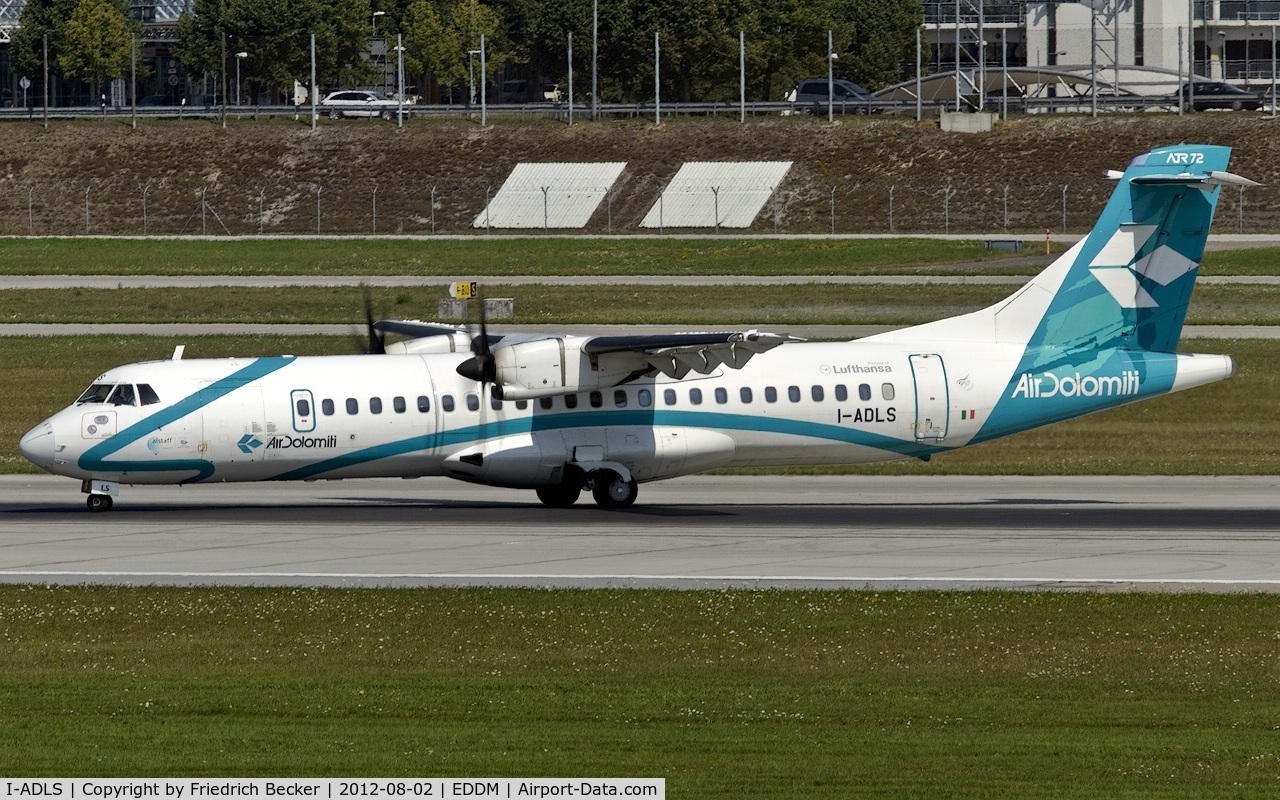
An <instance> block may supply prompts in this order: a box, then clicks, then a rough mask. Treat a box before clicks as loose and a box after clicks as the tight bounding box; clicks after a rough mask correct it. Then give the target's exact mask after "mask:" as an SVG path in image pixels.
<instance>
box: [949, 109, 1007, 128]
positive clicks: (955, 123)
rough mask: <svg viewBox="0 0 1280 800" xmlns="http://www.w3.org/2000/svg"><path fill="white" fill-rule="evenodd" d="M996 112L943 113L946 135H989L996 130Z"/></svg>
mask: <svg viewBox="0 0 1280 800" xmlns="http://www.w3.org/2000/svg"><path fill="white" fill-rule="evenodd" d="M995 127H996V114H995V112H994V111H973V112H967V111H943V112H942V130H943V132H945V133H988V132H990V131H992V130H995Z"/></svg>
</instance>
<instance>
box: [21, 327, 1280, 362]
mask: <svg viewBox="0 0 1280 800" xmlns="http://www.w3.org/2000/svg"><path fill="white" fill-rule="evenodd" d="M895 327H900V326H894V325H771V326H765V328H766V329H767V330H770V331H775V332H778V333H789V334H791V335H793V336H799V337H802V338H805V339H828V340H835V341H839V340H843V339H857V338H861V337H863V336H871V335H874V334H877V333H883V332H884V331H888V330H893V329H894V328H895ZM489 328H490V330H492V331H493V332H494V333H502V332H504V331H507V330H517V331H525V332H529V333H581V334H595V335H599V336H622V335H627V334H636V333H662V332H681V331H690V330H708V328H707V327H706V326H695V325H490V326H489ZM710 329H712V330H734V327H733V326H731V325H717V326H713V327H712V328H710ZM99 335H113V336H163V337H169V338H173V337H183V336H345V337H351V336H355V337H357V338H360V337H363V336H364V335H365V331H364V327H363V326H356V325H325V324H309V323H299V324H278V325H273V324H267V323H261V324H259V323H246V324H237V323H216V322H215V323H208V324H197V323H185V322H169V323H156V324H143V323H82V322H67V323H57V322H50V323H45V322H18V323H5V324H0V336H99ZM1182 335H1183V337H1184V338H1200V339H1280V326H1268V325H1187V326H1185V327H1184V328H1183V329H1182ZM193 357H194V355H193Z"/></svg>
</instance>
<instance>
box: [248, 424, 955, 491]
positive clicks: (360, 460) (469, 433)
mask: <svg viewBox="0 0 1280 800" xmlns="http://www.w3.org/2000/svg"><path fill="white" fill-rule="evenodd" d="M654 426H664V427H673V428H700V429H706V430H721V431H751V432H754V433H776V434H785V435H792V436H805V437H808V438H812V439H825V440H827V441H829V442H840V443H844V444H852V445H859V446H861V447H866V448H870V449H874V450H883V451H885V452H889V453H896V454H897V455H900V456H909V457H917V458H918V457H922V456H928V455H932V454H934V453H939V452H945V451H948V450H952V449H955V448H951V447H943V446H939V445H927V444H924V443H921V442H914V441H905V440H903V439H897V438H894V437H891V436H883V435H881V434H877V433H872V432H870V431H865V430H859V429H857V428H846V427H841V426H838V425H825V424H822V423H818V422H807V421H803V420H792V419H786V418H782V417H765V416H751V415H746V414H720V413H716V412H714V411H663V410H643V409H633V410H616V409H610V410H601V411H580V412H576V413H560V414H545V415H530V416H523V417H516V418H510V419H504V420H500V421H496V422H488V423H482V424H479V425H469V426H467V427H463V428H454V429H452V430H446V431H441V432H437V433H433V434H424V435H422V436H413V437H410V438H408V439H400V440H398V441H395V442H388V443H386V444H381V445H375V446H374V447H368V448H365V449H363V450H357V451H355V452H351V453H345V454H343V455H340V456H335V457H333V458H329V459H325V460H324V461H318V462H316V463H314V464H308V465H306V466H303V467H298V468H297V469H293V470H290V471H288V472H283V473H281V474H279V475H277V476H275V477H274V478H273V480H282V481H287V480H302V479H306V478H314V477H318V476H320V475H323V474H325V473H327V472H334V471H337V470H340V469H345V468H347V467H354V466H358V465H360V464H368V463H371V462H373V461H379V460H381V459H384V458H393V457H395V456H403V455H408V454H410V453H416V452H430V451H433V450H438V449H441V448H444V447H450V446H455V445H465V444H469V443H473V442H481V441H485V440H489V439H498V438H501V437H503V436H512V435H522V434H531V433H539V432H547V431H557V430H573V429H579V428H606V427H642V428H648V427H654Z"/></svg>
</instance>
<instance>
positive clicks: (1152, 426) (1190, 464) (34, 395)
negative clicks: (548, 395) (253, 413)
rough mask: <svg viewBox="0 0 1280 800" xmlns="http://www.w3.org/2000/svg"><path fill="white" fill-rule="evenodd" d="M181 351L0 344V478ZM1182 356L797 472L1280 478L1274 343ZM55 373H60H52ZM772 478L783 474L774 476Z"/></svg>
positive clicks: (270, 348) (22, 467) (113, 341)
mask: <svg viewBox="0 0 1280 800" xmlns="http://www.w3.org/2000/svg"><path fill="white" fill-rule="evenodd" d="M180 341H182V342H185V343H186V344H187V345H188V347H187V357H189V358H201V357H219V356H231V355H240V356H264V355H280V354H281V353H293V354H296V355H313V354H325V353H350V352H355V351H356V350H357V342H356V340H355V339H345V338H341V337H339V338H333V337H320V336H301V337H284V338H281V337H270V336H257V337H232V336H208V337H205V336H188V337H183V338H182V339H181V340H180ZM176 343H177V340H168V339H164V338H160V337H150V336H140V337H124V336H82V337H50V338H43V339H32V338H0V364H4V365H5V380H4V381H2V382H0V403H2V404H3V406H2V407H4V408H6V409H8V412H9V413H7V414H5V415H4V416H3V417H0V471H3V472H34V471H35V468H34V467H32V466H30V465H29V464H27V462H26V461H25V460H24V459H23V458H22V457H21V456H20V455H19V454H18V451H17V447H18V440H19V438H20V437H21V436H22V434H23V433H25V432H26V431H27V430H29V429H30V428H31V427H32V426H33V425H35V424H36V423H38V422H39V421H40V420H42V419H44V418H45V417H47V416H49V415H50V414H52V413H53V412H54V411H57V410H58V409H60V408H62V407H64V406H66V405H67V404H69V403H70V402H71V401H72V400H74V399H75V398H76V397H77V396H78V395H79V394H80V392H82V391H83V390H84V388H85V387H86V386H88V385H89V383H90V382H92V380H93V379H94V378H95V377H96V376H97V375H99V374H101V373H102V371H103V370H104V369H106V368H108V367H112V366H116V365H119V364H127V363H130V362H134V361H144V360H148V359H156V358H168V357H169V355H170V354H171V353H172V352H173V346H174V344H176ZM1182 350H1184V351H1185V352H1203V353H1226V354H1229V355H1231V356H1233V357H1234V358H1235V359H1236V363H1237V373H1236V375H1235V377H1233V378H1232V379H1231V380H1229V381H1222V382H1219V383H1214V384H1211V385H1209V386H1204V387H1200V388H1198V389H1193V390H1191V391H1187V392H1179V393H1177V394H1174V395H1170V396H1168V397H1162V398H1156V399H1153V400H1148V401H1145V402H1142V403H1137V404H1134V405H1130V406H1124V407H1121V408H1117V409H1113V410H1111V411H1107V412H1105V413H1102V414H1095V415H1093V416H1089V417H1083V418H1080V419H1076V420H1069V421H1067V422H1061V423H1058V424H1056V425H1050V426H1048V427H1046V428H1041V429H1038V430H1034V431H1029V432H1027V433H1022V434H1018V435H1016V436H1012V437H1008V438H1005V439H1000V440H997V441H995V442H989V443H986V444H982V445H978V446H975V447H970V448H965V449H963V450H959V451H957V452H955V453H949V454H946V455H943V456H939V457H937V458H934V459H933V460H932V461H931V462H929V463H927V464H926V463H922V462H920V461H914V460H912V461H896V462H891V463H888V464H879V465H861V466H849V467H834V468H831V467H824V468H813V469H792V470H786V471H787V472H796V473H802V474H803V473H813V472H822V473H832V472H839V473H854V474H895V475H897V474H905V475H914V474H975V475H1006V474H1007V475H1058V474H1079V475H1097V474H1104V475H1105V474H1115V475H1128V474H1134V475H1150V474H1154V475H1270V474H1278V473H1280V420H1278V419H1277V418H1276V415H1275V413H1274V406H1275V397H1276V396H1277V395H1278V394H1280V342H1277V341H1271V340H1262V339H1239V340H1216V339H1215V340H1184V341H1183V343H1182ZM50 364H56V365H58V366H57V368H56V369H50V367H49V365H50ZM770 471H771V472H777V471H778V470H770Z"/></svg>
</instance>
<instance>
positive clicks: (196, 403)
mask: <svg viewBox="0 0 1280 800" xmlns="http://www.w3.org/2000/svg"><path fill="white" fill-rule="evenodd" d="M294 358H295V357H294V356H280V357H276V358H259V359H255V360H254V362H253V363H252V364H250V365H248V366H247V367H245V368H244V369H241V370H238V371H236V372H233V373H232V374H230V375H228V376H226V377H224V378H219V379H218V380H216V381H214V382H213V383H211V384H209V385H208V386H206V387H204V388H203V389H200V390H199V391H197V392H194V393H193V394H191V395H188V396H187V397H184V398H183V399H181V400H179V401H178V402H176V403H174V404H173V405H171V406H168V407H166V408H162V409H160V410H159V411H157V412H156V413H154V414H152V415H151V416H149V417H147V418H145V419H142V420H140V421H138V422H135V423H134V424H133V425H130V426H129V427H127V428H125V429H124V430H122V431H120V432H119V433H117V434H116V435H115V436H112V437H111V438H110V439H104V440H103V441H102V442H101V443H99V444H97V445H94V446H93V447H91V448H89V449H88V450H86V451H85V453H84V455H82V456H80V462H79V464H80V468H81V469H83V470H88V471H91V472H93V471H101V472H186V471H188V470H191V471H194V472H195V473H196V474H195V475H194V476H193V477H191V478H187V479H186V480H184V481H180V483H193V482H196V481H203V480H207V479H208V478H210V477H212V476H213V473H214V469H215V468H214V466H213V464H211V463H210V462H209V461H206V460H205V459H202V458H187V459H174V460H170V461H160V460H156V461H107V460H106V458H107V456H109V455H111V454H112V453H115V452H117V451H119V450H122V449H124V448H125V447H128V446H129V445H131V444H133V443H134V442H136V441H138V440H139V439H141V438H142V437H144V436H149V435H150V434H152V433H155V432H156V431H158V430H159V429H160V428H162V427H164V426H165V425H169V424H170V423H173V422H176V421H178V420H180V419H182V418H183V417H185V416H187V415H188V414H192V413H194V412H196V411H199V410H200V409H202V408H204V407H205V406H207V405H209V404H210V403H212V402H214V401H215V400H218V399H220V398H222V397H225V396H227V395H229V394H231V393H232V392H234V391H235V390H237V389H239V388H241V387H243V386H245V385H246V384H249V383H252V382H253V381H256V380H258V379H259V378H262V377H264V376H266V375H270V374H271V373H273V372H275V371H276V370H279V369H283V368H284V367H286V366H288V365H289V364H290V363H292V362H293V360H294Z"/></svg>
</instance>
